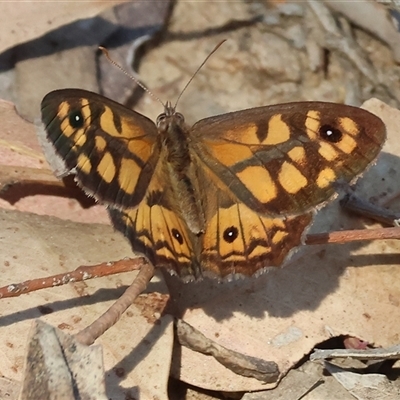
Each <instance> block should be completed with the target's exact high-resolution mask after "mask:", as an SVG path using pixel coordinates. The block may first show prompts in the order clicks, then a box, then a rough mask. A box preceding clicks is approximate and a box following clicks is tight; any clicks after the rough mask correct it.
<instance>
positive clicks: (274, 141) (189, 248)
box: [41, 89, 386, 280]
mask: <svg viewBox="0 0 400 400" xmlns="http://www.w3.org/2000/svg"><path fill="white" fill-rule="evenodd" d="M41 107H42V108H41V110H42V122H43V126H44V130H43V132H44V135H42V139H43V136H44V139H45V140H42V142H43V146H44V148H45V153H46V155H47V156H48V159H49V160H50V164H51V165H52V166H53V168H54V169H56V170H57V171H58V175H60V176H64V175H66V174H74V175H75V179H76V181H77V182H78V184H79V185H80V186H81V187H82V188H83V189H84V190H85V191H86V193H88V194H89V195H91V196H93V197H94V198H95V199H97V200H98V201H99V202H101V203H103V204H105V205H106V206H107V209H108V212H109V215H110V218H111V221H112V224H113V225H114V227H115V228H116V229H117V230H118V231H120V232H122V233H123V234H124V235H125V236H126V237H127V238H128V239H129V241H130V243H131V245H132V249H133V251H134V252H135V253H141V254H143V255H144V256H145V257H147V259H148V260H149V261H150V262H151V263H153V265H155V266H156V267H164V268H167V269H168V270H169V271H170V272H171V273H175V274H177V275H179V276H180V277H182V278H183V279H184V280H191V279H201V278H202V277H203V276H212V277H218V278H220V277H226V276H233V275H246V276H250V275H253V274H257V273H260V272H261V271H263V270H265V269H266V268H268V267H271V266H280V265H281V264H282V263H283V261H284V260H285V258H286V257H287V256H288V255H289V253H290V252H291V251H292V250H293V249H294V248H295V247H296V246H298V245H299V244H301V243H302V241H303V237H304V232H305V231H306V229H307V227H308V226H309V225H310V223H311V222H312V219H313V210H314V209H315V207H318V206H321V205H322V204H324V203H325V202H326V201H328V200H329V199H331V198H332V197H333V196H334V195H335V186H336V182H338V181H344V182H351V181H353V180H354V179H355V178H356V177H357V176H359V175H360V174H361V173H362V172H363V171H364V170H365V169H366V168H367V166H368V165H369V164H371V163H372V162H373V161H374V160H375V159H376V157H377V155H378V154H379V152H380V150H381V148H382V146H383V143H384V140H385V136H386V130H385V125H384V123H383V122H382V121H381V120H380V119H379V118H378V117H377V116H375V115H373V114H371V113H369V112H368V111H365V110H362V109H359V108H356V107H351V106H346V105H341V104H333V103H323V102H296V103H287V104H278V105H272V106H265V107H258V108H251V109H248V110H242V111H236V112H231V113H227V114H222V115H217V116H213V117H210V118H206V119H203V120H200V121H199V122H197V123H196V124H194V125H193V126H192V127H189V126H187V125H186V124H185V121H184V117H183V116H182V114H180V113H179V112H177V111H176V110H175V108H176V107H175V106H172V105H171V103H169V102H168V103H166V104H165V109H164V112H163V113H162V114H161V115H160V116H159V117H158V118H157V121H156V123H154V122H152V121H151V120H150V119H148V118H147V117H145V116H143V115H141V114H139V113H137V112H135V111H132V110H130V109H128V108H126V107H124V106H123V105H121V104H118V103H116V102H114V101H112V100H110V99H107V98H105V97H103V96H100V95H98V94H95V93H92V92H88V91H84V90H79V89H64V90H56V91H53V92H51V93H49V94H47V95H46V96H45V97H44V99H43V101H42V106H41Z"/></svg>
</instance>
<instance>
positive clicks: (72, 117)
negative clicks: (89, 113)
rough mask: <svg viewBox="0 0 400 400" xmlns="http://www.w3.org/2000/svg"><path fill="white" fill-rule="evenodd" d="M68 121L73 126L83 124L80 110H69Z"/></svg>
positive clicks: (76, 126)
mask: <svg viewBox="0 0 400 400" xmlns="http://www.w3.org/2000/svg"><path fill="white" fill-rule="evenodd" d="M68 121H69V124H70V125H71V126H72V127H73V128H75V129H78V128H82V127H83V124H84V120H83V115H82V112H81V111H80V110H76V111H71V112H70V113H69V115H68Z"/></svg>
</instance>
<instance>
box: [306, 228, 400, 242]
mask: <svg viewBox="0 0 400 400" xmlns="http://www.w3.org/2000/svg"><path fill="white" fill-rule="evenodd" d="M386 239H400V228H399V227H394V228H376V229H353V230H348V231H336V232H326V233H315V234H311V235H307V237H306V241H305V244H307V245H313V244H327V243H348V242H357V241H359V242H362V241H365V240H386Z"/></svg>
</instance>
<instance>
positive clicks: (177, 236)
mask: <svg viewBox="0 0 400 400" xmlns="http://www.w3.org/2000/svg"><path fill="white" fill-rule="evenodd" d="M171 233H172V236H173V237H174V238H175V239H176V240H177V241H178V243H179V244H183V238H182V235H181V234H180V233H179V231H178V230H177V229H175V228H174V229H172V231H171Z"/></svg>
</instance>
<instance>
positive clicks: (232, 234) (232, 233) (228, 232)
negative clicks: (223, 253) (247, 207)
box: [223, 226, 239, 243]
mask: <svg viewBox="0 0 400 400" xmlns="http://www.w3.org/2000/svg"><path fill="white" fill-rule="evenodd" d="M238 234H239V231H238V229H237V228H236V226H230V227H229V228H226V229H225V230H224V234H223V237H224V240H225V242H228V243H232V242H233V241H234V240H235V239H236V238H237V237H238Z"/></svg>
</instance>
